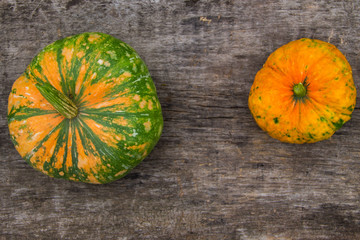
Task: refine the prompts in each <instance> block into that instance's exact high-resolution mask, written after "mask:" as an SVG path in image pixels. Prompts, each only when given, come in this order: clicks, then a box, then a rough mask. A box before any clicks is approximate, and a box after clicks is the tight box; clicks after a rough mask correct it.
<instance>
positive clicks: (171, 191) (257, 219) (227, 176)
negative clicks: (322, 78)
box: [0, 0, 360, 240]
mask: <svg viewBox="0 0 360 240" xmlns="http://www.w3.org/2000/svg"><path fill="white" fill-rule="evenodd" d="M0 14H1V15H0V16H1V18H0V20H1V21H0V29H1V31H2V34H0V41H1V44H0V54H1V55H0V59H1V62H0V66H1V67H0V71H1V73H0V80H1V84H0V111H1V116H0V129H1V131H0V134H1V135H0V150H1V151H0V152H1V155H0V176H1V177H0V195H1V201H0V239H124V240H125V239H126V240H129V239H360V184H359V183H360V148H359V146H360V137H357V136H358V135H359V136H360V111H359V107H358V106H359V104H357V107H356V109H355V111H354V114H353V118H352V120H350V121H349V122H348V123H346V124H345V125H344V127H343V128H341V129H340V130H339V131H338V132H337V133H336V134H335V135H334V136H333V137H332V138H331V139H330V140H326V141H323V142H319V143H315V144H308V145H290V144H284V143H281V142H279V141H277V140H275V139H272V138H270V137H269V136H268V135H266V134H265V133H264V132H262V131H261V130H260V129H259V128H258V127H257V125H256V123H255V122H254V120H253V119H252V116H251V114H250V111H249V109H248V108H247V98H248V92H249V90H250V87H251V84H252V81H253V79H254V76H255V74H256V72H257V71H258V70H259V69H260V68H261V66H262V64H263V63H264V62H265V60H266V58H267V56H268V55H269V54H270V53H271V52H272V51H274V50H275V49H276V48H278V47H279V46H281V45H283V44H286V43H287V42H289V41H291V40H295V39H298V38H301V37H309V38H317V39H321V40H324V41H328V42H330V43H332V44H334V45H336V46H337V47H338V48H339V49H340V50H341V51H342V52H343V53H344V54H345V55H346V57H347V59H348V61H349V63H350V64H351V66H352V68H353V76H354V80H355V84H356V86H357V88H358V89H359V79H360V35H359V32H360V25H359V22H360V2H359V1H333V2H329V1H300V0H297V1H295V0H294V1H274V0H271V1H260V0H255V1H250V0H248V1H231V0H225V1H215V0H214V1H202V0H185V1H165V0H147V1H143V0H135V1H110V0H109V1H106V0H99V1H85V0H70V1H61V0H52V1H51V0H43V1H17V0H3V1H1V2H0ZM86 31H101V32H105V33H108V34H111V35H113V36H115V37H117V38H119V39H121V40H123V41H125V42H127V43H129V44H130V45H131V46H133V47H134V48H135V49H136V50H137V52H138V53H139V54H140V55H141V56H142V58H143V59H144V60H145V61H146V63H147V65H148V67H149V70H150V73H151V75H152V76H153V80H154V82H155V84H156V87H157V91H158V95H159V98H160V102H161V103H162V107H163V114H164V120H165V127H164V131H163V135H162V138H161V140H160V142H159V144H158V145H157V146H156V148H155V149H154V151H153V152H152V153H151V155H150V156H149V157H148V158H147V159H146V160H145V161H144V162H143V163H142V164H140V165H139V166H138V167H136V169H134V171H133V172H132V173H131V174H129V175H128V176H126V177H125V178H124V179H121V180H119V181H116V182H114V183H111V184H107V185H102V186H94V185H88V184H80V183H73V182H67V181H64V180H56V179H51V178H49V177H47V176H45V175H43V174H41V173H40V172H37V171H35V170H33V169H32V168H31V167H30V166H28V165H27V164H26V163H25V161H24V160H22V159H21V158H20V156H19V155H18V153H17V152H16V150H15V148H14V147H13V145H12V143H11V141H10V138H9V133H8V129H7V120H6V111H7V97H8V94H9V92H10V89H11V85H12V83H13V82H14V81H15V80H16V79H17V77H19V76H20V74H21V73H22V72H23V71H24V70H25V68H26V66H27V65H28V64H29V62H30V60H31V59H32V57H34V56H35V55H36V54H37V53H38V52H39V51H40V50H41V49H42V48H43V47H45V46H46V45H48V44H49V43H51V42H53V41H55V40H57V39H59V38H62V37H65V36H69V35H72V34H76V33H81V32H86ZM357 100H358V102H359V98H358V99H357Z"/></svg>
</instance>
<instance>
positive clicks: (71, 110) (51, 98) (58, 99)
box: [35, 82, 78, 119]
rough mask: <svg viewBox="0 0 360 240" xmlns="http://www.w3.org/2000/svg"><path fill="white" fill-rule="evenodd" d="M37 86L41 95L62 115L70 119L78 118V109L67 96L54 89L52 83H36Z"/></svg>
mask: <svg viewBox="0 0 360 240" xmlns="http://www.w3.org/2000/svg"><path fill="white" fill-rule="evenodd" d="M35 86H36V88H37V89H38V90H39V91H40V93H41V95H42V96H43V97H44V98H45V99H46V100H48V102H49V103H50V104H51V105H52V106H53V107H54V108H55V109H56V111H58V112H59V113H60V114H61V115H63V116H64V117H66V118H68V119H72V118H74V117H76V116H77V114H78V108H77V106H76V105H75V103H74V102H73V101H71V99H70V98H68V97H67V96H66V95H65V94H63V93H62V92H60V91H59V90H57V89H56V88H54V87H53V86H52V85H51V84H50V83H47V82H44V83H36V84H35Z"/></svg>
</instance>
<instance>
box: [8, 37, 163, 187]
mask: <svg viewBox="0 0 360 240" xmlns="http://www.w3.org/2000/svg"><path fill="white" fill-rule="evenodd" d="M8 125H9V131H10V136H11V139H12V141H13V143H14V145H15V147H16V149H17V151H18V152H19V153H20V155H21V156H22V157H23V158H24V159H25V160H26V161H27V162H28V163H29V164H30V165H31V166H32V167H34V168H35V169H38V170H40V171H41V172H43V173H45V174H47V175H49V176H51V177H55V178H64V179H69V180H74V181H81V182H87V183H108V182H111V181H114V180H116V179H119V178H121V177H123V176H124V175H126V174H127V173H128V172H129V171H130V170H131V169H132V168H134V167H135V166H136V165H138V164H139V163H140V162H141V161H142V160H143V159H144V158H145V157H146V156H147V155H148V154H149V153H150V152H151V150H152V149H153V148H154V146H155V144H156V143H157V142H158V140H159V138H160V135H161V132H162V128H163V118H162V112H161V106H160V103H159V100H158V97H157V93H156V89H155V86H154V83H153V81H152V79H151V77H150V74H149V72H148V69H147V67H146V65H145V63H144V62H143V61H142V60H141V58H140V57H139V55H138V54H137V53H136V52H135V50H134V49H132V48H131V47H130V46H129V45H128V44H126V43H124V42H122V41H120V40H118V39H116V38H114V37H112V36H110V35H107V34H103V33H82V34H78V35H75V36H70V37H67V38H65V39H62V40H59V41H56V42H54V43H52V44H50V45H49V46H47V47H45V48H44V49H43V50H42V51H41V52H40V53H39V54H38V55H37V56H36V57H35V58H34V59H33V60H32V62H31V64H30V65H29V66H28V67H27V69H26V71H25V73H24V74H22V75H21V76H20V77H19V78H18V79H17V80H16V81H15V83H14V84H13V87H12V90H11V93H10V96H9V102H8Z"/></svg>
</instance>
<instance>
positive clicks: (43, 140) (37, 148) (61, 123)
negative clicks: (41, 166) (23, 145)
mask: <svg viewBox="0 0 360 240" xmlns="http://www.w3.org/2000/svg"><path fill="white" fill-rule="evenodd" d="M63 125H64V120H63V121H61V122H60V123H59V124H58V125H57V126H55V127H54V128H53V129H52V130H50V131H49V133H48V134H47V135H46V136H45V137H44V138H43V139H41V141H39V142H38V143H37V145H36V146H35V147H34V148H33V149H32V150H31V151H30V152H29V153H27V154H26V155H25V157H24V159H25V160H26V161H27V162H28V163H30V165H31V166H33V167H35V166H36V165H35V163H34V162H32V159H31V158H32V157H33V155H34V153H36V152H37V151H38V150H39V149H40V148H41V147H42V145H43V144H44V143H45V142H46V141H47V140H48V139H49V138H50V137H51V135H52V134H53V133H54V132H56V131H57V130H59V129H61V128H62V127H63Z"/></svg>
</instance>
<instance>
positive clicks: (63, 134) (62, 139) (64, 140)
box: [49, 119, 70, 172]
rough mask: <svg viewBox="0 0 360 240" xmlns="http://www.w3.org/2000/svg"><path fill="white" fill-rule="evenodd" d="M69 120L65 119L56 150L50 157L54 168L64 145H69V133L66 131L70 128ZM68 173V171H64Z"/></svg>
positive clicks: (50, 163)
mask: <svg viewBox="0 0 360 240" xmlns="http://www.w3.org/2000/svg"><path fill="white" fill-rule="evenodd" d="M69 121H70V120H69V119H64V121H63V122H64V126H63V127H62V128H61V130H60V132H59V134H58V136H57V141H56V143H55V148H54V152H53V154H52V156H51V157H50V161H49V166H51V167H53V168H54V166H55V164H56V163H57V161H58V159H57V158H56V155H57V154H58V152H59V150H60V149H61V148H62V147H63V143H67V141H68V139H67V137H68V134H67V133H68V131H66V129H67V128H68V127H69ZM65 160H66V157H65V156H64V158H63V159H62V166H64V163H65ZM64 172H66V171H64Z"/></svg>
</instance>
